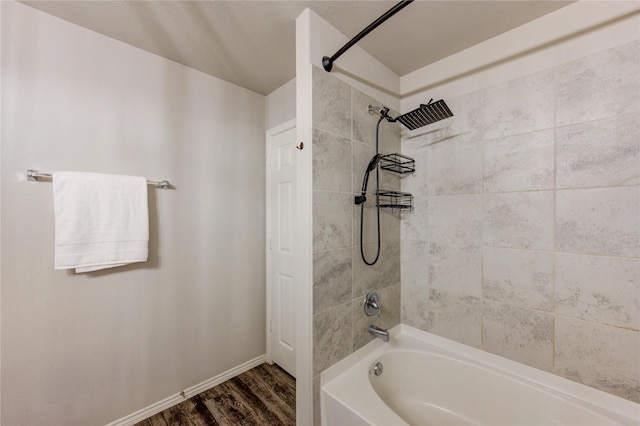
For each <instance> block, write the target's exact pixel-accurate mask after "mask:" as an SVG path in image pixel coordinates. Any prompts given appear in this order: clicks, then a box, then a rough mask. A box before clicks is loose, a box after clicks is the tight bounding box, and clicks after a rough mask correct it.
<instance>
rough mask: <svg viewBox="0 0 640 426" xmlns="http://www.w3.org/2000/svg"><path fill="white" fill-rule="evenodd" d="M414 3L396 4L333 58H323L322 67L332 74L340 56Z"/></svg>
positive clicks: (406, 0)
mask: <svg viewBox="0 0 640 426" xmlns="http://www.w3.org/2000/svg"><path fill="white" fill-rule="evenodd" d="M412 2H413V0H402V1H401V2H400V3H398V4H396V5H395V6H393V7H392V8H391V9H389V10H387V11H386V12H385V13H384V14H383V15H382V16H380V17H379V18H378V19H376V20H375V21H373V22H372V23H371V24H369V26H368V27H367V28H365V29H364V30H362V31H360V32H359V33H358V35H356V36H355V37H354V38H352V39H351V40H349V42H348V43H347V44H345V45H344V46H342V47H341V48H340V50H338V51H337V52H336V53H334V54H333V56H331V57H328V56H324V57H323V58H322V67H323V68H324V70H325V71H327V72H331V69H332V68H333V62H334V61H335V60H336V59H338V58H339V57H340V56H342V54H343V53H344V52H346V51H347V50H349V49H350V48H351V47H352V46H353V45H354V44H356V43H357V42H359V41H360V40H361V39H362V38H364V36H366V35H367V34H369V33H370V32H371V31H373V30H375V29H376V28H377V27H378V26H380V24H382V23H383V22H384V21H386V20H387V19H389V18H391V17H392V16H393V15H395V14H396V13H398V12H399V11H400V10H402V9H403V8H405V7H406V6H408V5H409V3H412Z"/></svg>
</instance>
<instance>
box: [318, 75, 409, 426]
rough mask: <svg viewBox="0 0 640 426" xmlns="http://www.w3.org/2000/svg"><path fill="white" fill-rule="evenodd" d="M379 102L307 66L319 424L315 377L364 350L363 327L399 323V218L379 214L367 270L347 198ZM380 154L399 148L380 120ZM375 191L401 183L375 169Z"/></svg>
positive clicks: (372, 218) (359, 174)
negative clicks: (373, 305)
mask: <svg viewBox="0 0 640 426" xmlns="http://www.w3.org/2000/svg"><path fill="white" fill-rule="evenodd" d="M370 104H372V105H380V103H379V102H376V101H375V100H374V99H373V98H370V97H369V96H366V95H365V94H363V93H362V92H360V91H358V90H356V89H354V88H352V87H351V86H350V85H349V84H347V83H345V82H343V81H341V80H339V79H338V78H336V77H334V76H332V75H331V74H329V73H327V72H325V71H324V70H322V69H320V68H317V67H314V69H313V115H312V117H313V374H314V395H315V397H316V398H315V401H314V411H315V413H316V415H315V421H316V423H318V424H319V416H318V413H319V407H320V404H319V400H318V395H319V383H320V379H319V377H320V376H319V375H320V372H322V371H323V370H324V369H326V368H328V367H330V366H331V365H333V364H334V363H336V362H337V361H339V360H341V359H342V358H344V357H346V356H347V355H349V354H351V353H352V352H353V351H355V350H357V349H358V348H360V347H362V346H364V345H365V344H366V343H368V342H369V341H370V340H371V339H372V337H371V336H370V335H369V334H368V327H369V325H370V324H374V325H377V326H379V327H384V328H390V327H393V326H395V325H397V324H398V323H399V322H400V213H399V212H397V211H396V212H391V211H388V210H381V218H380V222H381V232H380V233H381V253H380V258H379V260H378V262H377V263H376V264H375V265H373V266H367V265H365V264H364V262H363V261H362V259H361V257H360V207H359V206H355V205H354V195H355V194H356V193H359V192H360V189H361V188H362V179H363V175H364V171H365V169H366V167H367V164H368V162H369V160H370V159H371V157H373V155H374V154H375V134H376V132H375V128H376V123H377V121H378V118H379V116H378V115H370V114H369V113H368V110H367V107H368V105H370ZM379 144H380V152H381V153H393V152H399V151H400V129H399V128H398V125H397V124H391V123H387V122H383V123H382V124H381V127H380V143H379ZM380 182H381V184H380V185H381V188H384V189H395V190H399V189H400V179H399V178H398V177H397V176H394V175H393V174H392V173H390V172H380ZM374 185H375V176H373V175H372V176H371V177H370V179H369V187H368V188H369V194H370V197H369V200H370V201H368V202H367V203H366V204H365V205H366V206H367V208H366V209H365V232H364V235H365V237H364V245H365V254H366V255H367V259H368V260H369V261H371V260H372V259H373V258H374V257H375V252H376V246H377V244H376V232H377V230H376V215H375V208H373V206H374V205H375V199H374V196H373V191H374V188H375V186H374ZM370 290H375V291H377V292H378V295H379V296H380V304H381V307H382V309H381V311H382V312H381V315H380V316H374V317H367V316H366V315H365V314H364V310H363V306H362V302H363V300H364V295H365V294H366V293H367V292H368V291H370Z"/></svg>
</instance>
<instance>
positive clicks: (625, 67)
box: [557, 41, 640, 126]
mask: <svg viewBox="0 0 640 426" xmlns="http://www.w3.org/2000/svg"><path fill="white" fill-rule="evenodd" d="M638 75H640V41H634V42H632V43H629V44H625V45H622V46H619V47H617V48H614V49H609V50H606V51H603V52H600V53H597V54H595V55H591V56H588V57H586V58H582V59H578V60H576V61H572V62H569V63H567V64H565V65H563V66H560V67H558V70H557V84H558V89H557V90H558V95H557V108H558V111H557V115H558V117H557V123H558V126H564V125H567V124H574V123H582V122H585V121H592V120H598V119H601V118H606V117H614V116H618V115H622V114H629V113H635V114H638V110H640V79H638Z"/></svg>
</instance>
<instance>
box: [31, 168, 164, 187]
mask: <svg viewBox="0 0 640 426" xmlns="http://www.w3.org/2000/svg"><path fill="white" fill-rule="evenodd" d="M52 177H53V175H52V174H51V173H43V172H39V171H37V170H31V169H30V170H27V180H30V181H32V182H39V181H40V180H39V179H51V178H52ZM147 185H153V186H155V187H158V188H162V189H169V188H170V187H171V184H170V183H169V181H168V180H159V181H158V180H148V179H147Z"/></svg>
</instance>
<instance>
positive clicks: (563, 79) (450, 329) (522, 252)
mask: <svg viewBox="0 0 640 426" xmlns="http://www.w3.org/2000/svg"><path fill="white" fill-rule="evenodd" d="M446 101H447V103H448V104H449V106H450V107H451V109H452V111H453V112H454V114H455V117H454V119H453V121H452V123H451V125H450V126H449V127H445V128H443V129H441V130H436V131H433V132H430V133H428V134H425V135H423V136H420V137H418V138H411V139H409V138H406V139H404V140H403V142H402V151H403V153H404V154H407V155H410V156H412V157H415V159H416V168H417V174H416V176H415V179H406V180H403V182H402V186H403V189H404V190H407V191H410V192H413V193H414V194H415V196H416V211H415V213H413V214H411V215H409V216H407V217H406V218H403V221H402V230H401V235H402V322H403V323H406V324H409V325H413V326H415V327H418V328H421V329H424V330H427V331H430V332H433V333H436V334H439V335H442V336H444V337H447V338H450V339H453V340H456V341H459V342H462V343H465V344H468V345H472V346H475V347H478V348H481V349H483V350H485V351H488V352H492V353H495V354H498V355H500V356H504V357H507V358H510V359H513V360H515V361H518V362H522V363H524V364H528V365H531V366H533V367H536V368H539V369H542V370H546V371H549V372H552V373H555V374H558V375H560V376H564V377H567V378H569V379H572V380H575V381H578V382H581V383H584V384H587V385H589V386H593V387H595V388H598V389H601V390H603V391H606V392H610V393H613V394H615V395H618V396H621V397H623V398H627V399H630V400H633V401H636V402H640V368H639V366H640V332H639V330H640V300H639V293H640V259H639V257H640V42H633V43H630V44H626V45H622V46H619V47H617V48H614V49H611V50H608V51H604V52H601V53H599V54H596V55H593V56H589V57H585V58H583V59H580V60H576V61H573V62H569V63H566V64H564V65H562V66H558V67H556V68H553V69H549V70H546V71H543V72H538V73H535V74H531V75H528V76H526V77H522V78H518V79H515V80H512V81H509V82H507V83H504V84H500V85H498V86H495V87H491V88H488V89H483V90H479V91H477V92H473V93H470V94H468V95H465V96H461V97H458V98H454V99H446Z"/></svg>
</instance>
